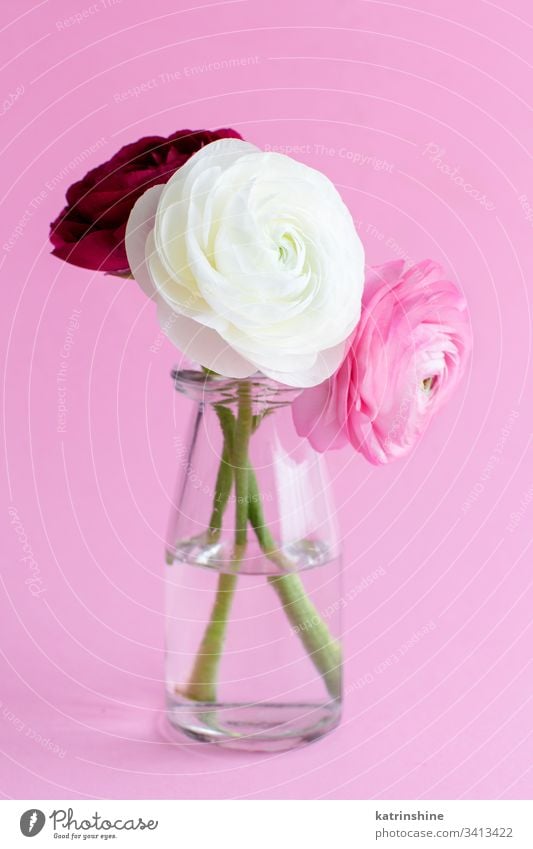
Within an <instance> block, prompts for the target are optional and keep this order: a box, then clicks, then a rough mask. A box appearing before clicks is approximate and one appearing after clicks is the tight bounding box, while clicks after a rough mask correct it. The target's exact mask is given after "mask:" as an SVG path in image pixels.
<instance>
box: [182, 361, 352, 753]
mask: <svg viewBox="0 0 533 849" xmlns="http://www.w3.org/2000/svg"><path fill="white" fill-rule="evenodd" d="M173 379H174V382H175V387H176V389H177V391H178V392H180V393H182V394H184V395H186V396H187V397H188V398H189V399H191V400H192V401H193V402H195V406H194V408H193V413H192V424H191V428H190V434H189V438H188V440H187V441H183V440H181V439H179V438H177V439H176V440H175V452H176V457H177V460H178V464H179V467H180V474H179V482H178V490H177V497H176V502H175V504H174V506H173V509H172V513H171V517H170V523H169V532H168V541H167V549H166V559H167V563H168V570H167V573H166V622H167V632H166V682H167V707H168V719H169V721H170V723H171V725H172V726H173V728H174V729H177V730H179V731H181V732H184V733H185V734H186V735H188V736H189V737H192V738H194V739H196V740H201V741H209V742H213V743H219V744H224V745H225V746H229V747H233V748H240V749H247V750H254V751H280V750H284V749H290V748H292V747H294V746H298V745H301V744H303V743H307V742H311V741H313V740H316V739H318V738H320V737H322V736H323V735H324V734H326V733H327V732H328V731H330V730H331V729H332V728H334V727H335V726H336V725H337V724H338V722H339V719H340V711H341V678H342V676H341V649H340V642H339V640H340V609H341V601H340V600H341V592H340V580H341V574H340V556H339V542H338V535H337V531H336V523H335V519H334V511H333V507H332V503H331V500H330V493H329V488H328V483H327V477H326V470H325V466H324V460H323V457H322V456H321V455H319V454H317V453H316V452H315V451H314V450H313V449H312V448H311V446H310V445H309V443H308V442H307V440H302V439H301V438H299V437H298V436H297V434H296V432H295V430H294V426H293V423H292V414H291V409H290V405H291V403H292V400H293V399H294V398H295V397H296V395H297V394H298V391H299V390H295V389H292V388H290V387H287V386H282V385H280V384H278V383H275V382H274V381H272V380H270V379H268V378H265V377H261V376H254V377H252V378H248V379H246V380H244V379H241V380H236V379H228V378H220V377H217V376H213V375H206V374H204V373H202V372H197V371H180V372H175V373H174V374H173Z"/></svg>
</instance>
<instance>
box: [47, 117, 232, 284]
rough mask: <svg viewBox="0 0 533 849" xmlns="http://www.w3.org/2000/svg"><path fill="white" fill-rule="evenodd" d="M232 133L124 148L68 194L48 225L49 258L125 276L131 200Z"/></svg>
mask: <svg viewBox="0 0 533 849" xmlns="http://www.w3.org/2000/svg"><path fill="white" fill-rule="evenodd" d="M223 138H236V139H240V138H241V136H240V135H239V133H237V132H236V131H235V130H231V129H222V130H179V131H178V132H176V133H173V134H172V135H171V136H169V137H168V138H163V136H147V137H146V138H142V139H139V140H138V141H136V142H133V144H127V145H126V146H125V147H123V148H121V150H119V151H118V153H115V155H114V156H113V157H112V158H111V159H110V160H109V161H108V162H104V163H103V164H102V165H99V166H98V167H97V168H93V170H92V171H89V172H88V174H86V175H85V177H84V178H83V179H82V180H79V181H78V182H77V183H73V185H72V186H70V188H69V189H68V191H67V205H66V207H65V209H64V210H63V211H62V212H61V213H60V215H59V216H58V217H57V218H56V220H55V221H54V222H53V223H52V224H51V229H50V241H51V242H52V244H53V246H54V250H53V251H52V253H53V255H54V256H57V257H59V259H63V260H65V262H70V263H72V265H78V266H81V268H93V269H96V270H99V271H107V272H108V273H109V274H120V273H123V274H127V273H128V272H129V266H128V260H127V257H126V249H125V247H124V234H125V231H126V223H127V221H128V216H129V214H130V212H131V209H132V207H133V205H134V203H135V201H136V200H137V199H138V198H139V197H140V196H141V195H142V194H143V193H144V192H145V191H146V190H147V189H149V188H151V187H152V186H155V185H157V184H158V183H166V182H167V180H168V179H169V177H171V176H172V174H173V173H174V172H175V171H177V170H178V168H181V166H182V165H183V164H184V163H185V162H187V160H188V159H189V158H190V157H191V156H192V155H193V153H196V151H197V150H200V148H202V147H204V146H205V145H206V144H209V143H210V142H213V141H217V139H223Z"/></svg>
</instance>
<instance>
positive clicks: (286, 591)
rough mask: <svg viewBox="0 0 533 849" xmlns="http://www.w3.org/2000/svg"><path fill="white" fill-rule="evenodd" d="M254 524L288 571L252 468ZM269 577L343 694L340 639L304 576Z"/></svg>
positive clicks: (335, 691)
mask: <svg viewBox="0 0 533 849" xmlns="http://www.w3.org/2000/svg"><path fill="white" fill-rule="evenodd" d="M249 494H250V510H249V513H250V524H251V525H252V527H253V529H254V531H255V534H256V536H257V539H258V541H259V545H260V546H261V548H262V550H263V551H264V553H265V555H266V556H267V557H268V558H269V560H271V561H272V562H273V563H275V564H276V565H277V566H278V567H279V568H280V569H283V571H284V572H288V571H290V568H291V564H290V562H289V561H288V559H287V558H286V557H285V555H284V554H283V552H281V551H280V550H279V548H278V547H277V545H276V542H275V540H274V538H273V536H272V534H271V533H270V531H269V529H268V527H267V525H266V523H265V518H264V514H263V508H262V506H261V498H260V493H259V487H258V485H257V478H256V476H255V473H254V471H253V469H251V468H250V469H249ZM267 581H268V583H269V584H270V586H271V587H272V589H273V590H274V591H275V592H276V593H277V595H278V598H279V600H280V601H281V604H282V605H283V609H284V611H285V614H286V616H287V619H288V620H289V622H290V623H291V625H292V626H293V628H294V631H295V633H296V634H297V635H298V637H299V638H300V640H301V641H302V643H303V645H304V646H305V648H306V650H307V652H308V654H309V657H310V658H311V660H312V661H313V663H314V665H315V667H316V668H317V670H318V671H319V672H320V674H321V675H322V678H323V679H324V683H325V685H326V687H327V689H328V692H329V694H330V696H331V697H332V698H334V699H338V698H340V695H341V669H342V652H341V646H340V643H339V642H338V640H336V639H335V638H334V637H333V636H332V635H331V633H330V631H329V628H328V626H327V625H326V623H325V622H324V620H323V619H322V617H321V616H320V613H319V612H318V610H317V609H316V607H315V605H314V604H313V602H312V601H311V599H310V598H309V597H308V595H307V593H306V592H305V588H304V585H303V584H302V581H301V580H300V577H299V576H298V575H295V574H292V575H290V574H284V575H269V576H268V577H267Z"/></svg>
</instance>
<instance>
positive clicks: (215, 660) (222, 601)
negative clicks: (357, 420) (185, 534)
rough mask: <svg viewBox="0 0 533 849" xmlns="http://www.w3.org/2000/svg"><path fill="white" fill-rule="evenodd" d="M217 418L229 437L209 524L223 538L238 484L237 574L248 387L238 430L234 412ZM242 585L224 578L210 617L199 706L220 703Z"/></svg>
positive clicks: (196, 671) (213, 536)
mask: <svg viewBox="0 0 533 849" xmlns="http://www.w3.org/2000/svg"><path fill="white" fill-rule="evenodd" d="M216 410H217V415H218V418H219V421H220V425H221V427H222V433H223V434H224V445H223V448H222V460H221V463H220V467H219V470H218V474H217V481H216V485H215V500H214V504H213V511H212V513H211V519H210V522H209V530H208V539H209V541H210V542H216V541H217V540H218V539H219V537H220V531H221V528H222V517H223V515H224V511H225V509H226V506H227V503H228V500H229V496H230V494H231V488H232V484H233V478H235V546H234V552H233V560H232V566H233V568H234V569H236V568H237V567H238V565H239V563H240V562H241V560H242V558H243V556H244V553H245V551H246V530H247V524H248V462H247V457H248V444H249V441H250V434H251V431H252V423H253V419H252V396H251V386H250V384H249V382H248V381H246V382H244V383H241V384H240V385H239V389H238V415H237V423H236V425H235V429H234V419H233V415H232V413H231V410H228V409H227V408H226V407H224V406H223V405H221V404H219V405H217V408H216ZM236 585H237V575H228V574H225V573H221V574H220V575H219V576H218V584H217V592H216V596H215V601H214V604H213V608H212V610H211V616H210V617H209V622H208V623H207V626H206V629H205V631H204V636H203V638H202V642H201V644H200V648H199V649H198V653H197V655H196V660H195V663H194V666H193V670H192V672H191V677H190V679H189V683H188V685H187V688H186V690H185V696H186V697H187V698H188V699H193V700H195V701H198V702H215V701H216V690H217V680H218V669H219V666H220V661H221V659H222V652H223V650H224V642H225V639H226V632H227V627H228V619H229V614H230V610H231V605H232V602H233V596H234V594H235V587H236Z"/></svg>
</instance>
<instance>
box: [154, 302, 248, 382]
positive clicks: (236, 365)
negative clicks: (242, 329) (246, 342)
mask: <svg viewBox="0 0 533 849" xmlns="http://www.w3.org/2000/svg"><path fill="white" fill-rule="evenodd" d="M157 317H158V319H159V323H160V325H161V328H162V330H163V332H164V333H165V334H166V335H167V336H168V338H169V339H170V340H171V341H172V342H174V344H175V345H176V347H178V348H179V349H180V351H182V352H183V353H184V354H186V356H187V357H189V358H190V359H191V360H196V361H197V362H199V363H200V365H202V366H205V367H206V368H209V369H211V370H212V371H216V372H217V374H222V375H224V376H225V377H249V376H250V375H251V374H254V373H255V372H256V371H257V366H255V365H254V364H253V363H251V362H250V361H249V360H245V359H244V357H241V356H240V354H238V353H237V352H236V351H235V350H234V349H233V348H232V347H231V346H230V345H228V344H227V342H224V340H223V339H222V337H221V336H220V335H219V334H218V333H217V332H216V330H211V328H210V327H205V326H204V325H203V324H199V323H198V322H197V321H194V319H192V318H188V317H187V316H184V315H180V314H179V313H177V312H174V311H173V310H172V308H171V307H170V306H169V305H168V304H167V303H166V301H164V300H163V299H162V298H160V297H158V298H157Z"/></svg>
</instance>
